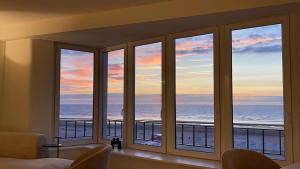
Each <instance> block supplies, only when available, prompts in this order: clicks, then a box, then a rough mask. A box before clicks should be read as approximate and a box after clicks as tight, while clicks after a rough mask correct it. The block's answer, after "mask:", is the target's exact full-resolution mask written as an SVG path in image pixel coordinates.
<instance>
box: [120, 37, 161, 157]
mask: <svg viewBox="0 0 300 169" xmlns="http://www.w3.org/2000/svg"><path fill="white" fill-rule="evenodd" d="M157 42H161V43H162V49H161V51H162V65H161V66H162V70H161V72H162V83H161V87H162V88H161V89H162V90H161V91H162V93H161V97H162V104H161V106H162V107H161V109H162V110H161V117H162V119H161V122H162V131H161V132H162V140H161V146H160V147H154V146H147V145H141V144H135V143H134V122H135V116H134V107H135V101H134V98H135V92H134V90H135V54H134V53H135V47H136V46H141V45H147V44H152V43H157ZM165 45H166V42H165V37H157V38H152V39H146V40H140V41H134V42H129V43H128V59H127V63H126V65H127V79H126V80H127V84H126V86H127V88H126V98H127V99H126V100H127V102H126V103H127V110H126V112H127V119H126V120H127V121H126V122H127V124H126V126H127V128H126V131H127V138H126V139H127V147H128V148H133V149H139V150H146V151H153V152H160V153H166V110H165V105H166V101H165V100H166V95H165Z"/></svg>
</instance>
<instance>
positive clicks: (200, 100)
mask: <svg viewBox="0 0 300 169" xmlns="http://www.w3.org/2000/svg"><path fill="white" fill-rule="evenodd" d="M213 62H214V53H213V34H206V35H200V36H193V37H187V38H181V39H176V148H177V149H184V150H191V151H203V152H213V151H214V66H213Z"/></svg>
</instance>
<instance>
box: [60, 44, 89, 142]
mask: <svg viewBox="0 0 300 169" xmlns="http://www.w3.org/2000/svg"><path fill="white" fill-rule="evenodd" d="M59 50H60V51H59V53H60V57H59V59H60V70H59V77H60V78H59V105H58V107H59V110H58V111H59V131H58V132H59V133H58V134H59V137H60V138H61V139H63V140H64V141H70V140H90V139H92V137H93V122H94V121H93V116H94V99H93V93H94V87H93V86H94V85H93V83H94V80H93V79H94V53H93V52H86V51H79V50H73V49H72V50H71V49H67V48H60V49H59Z"/></svg>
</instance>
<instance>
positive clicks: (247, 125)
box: [232, 24, 285, 159]
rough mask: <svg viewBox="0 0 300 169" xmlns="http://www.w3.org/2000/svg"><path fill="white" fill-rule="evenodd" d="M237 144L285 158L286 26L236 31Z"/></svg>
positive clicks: (233, 78)
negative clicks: (284, 51)
mask: <svg viewBox="0 0 300 169" xmlns="http://www.w3.org/2000/svg"><path fill="white" fill-rule="evenodd" d="M232 89H233V90H232V92H233V103H232V104H233V107H232V110H233V146H234V148H244V149H251V150H255V151H259V152H262V153H264V154H267V155H268V156H270V157H272V158H274V159H284V158H285V132H284V130H285V125H284V114H285V110H284V94H283V46H282V25H281V24H275V25H268V26H261V27H254V28H247V29H239V30H233V31H232Z"/></svg>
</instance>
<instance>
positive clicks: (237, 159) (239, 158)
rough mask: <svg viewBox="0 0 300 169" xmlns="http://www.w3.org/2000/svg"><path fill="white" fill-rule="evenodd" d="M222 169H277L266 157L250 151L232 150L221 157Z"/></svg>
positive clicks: (275, 164)
mask: <svg viewBox="0 0 300 169" xmlns="http://www.w3.org/2000/svg"><path fill="white" fill-rule="evenodd" d="M222 168H223V169H279V168H280V166H279V165H278V164H277V163H276V162H274V161H273V160H271V159H270V158H268V157H267V156H265V155H263V154H261V153H258V152H255V151H250V150H242V149H232V150H228V151H226V152H225V153H224V154H223V156H222Z"/></svg>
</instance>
